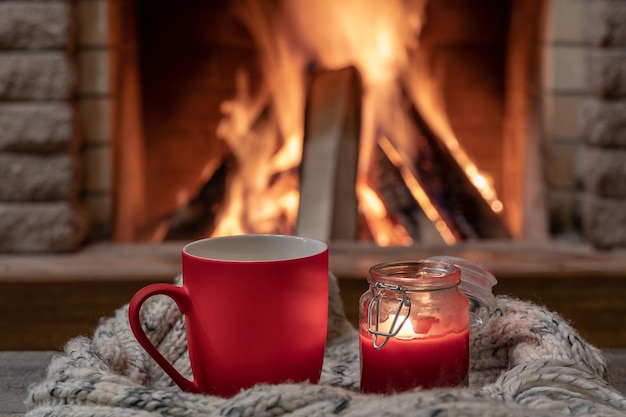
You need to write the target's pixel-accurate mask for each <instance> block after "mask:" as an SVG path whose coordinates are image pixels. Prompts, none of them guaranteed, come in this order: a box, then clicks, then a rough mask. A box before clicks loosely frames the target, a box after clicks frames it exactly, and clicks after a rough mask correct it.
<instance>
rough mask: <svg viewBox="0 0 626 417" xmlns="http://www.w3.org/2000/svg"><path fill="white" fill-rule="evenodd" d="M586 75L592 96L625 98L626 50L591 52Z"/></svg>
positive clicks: (596, 50) (612, 49)
mask: <svg viewBox="0 0 626 417" xmlns="http://www.w3.org/2000/svg"><path fill="white" fill-rule="evenodd" d="M587 75H588V81H589V91H590V92H591V93H592V94H593V95H595V96H597V97H606V98H617V97H626V48H615V49H614V48H610V49H609V48H606V49H593V50H591V51H590V52H589V60H588V71H587Z"/></svg>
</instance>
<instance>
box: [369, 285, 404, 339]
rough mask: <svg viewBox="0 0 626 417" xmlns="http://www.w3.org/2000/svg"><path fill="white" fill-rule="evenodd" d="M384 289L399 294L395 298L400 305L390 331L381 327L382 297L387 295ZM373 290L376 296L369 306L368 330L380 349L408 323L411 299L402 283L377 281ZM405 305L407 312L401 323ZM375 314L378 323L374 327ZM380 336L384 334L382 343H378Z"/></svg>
mask: <svg viewBox="0 0 626 417" xmlns="http://www.w3.org/2000/svg"><path fill="white" fill-rule="evenodd" d="M383 289H384V290H390V291H393V292H395V293H397V294H398V296H397V297H396V298H395V300H396V301H398V306H397V308H396V311H395V314H394V317H393V321H392V322H391V326H390V327H389V331H381V330H380V329H379V326H380V301H381V299H382V298H384V297H385V296H384V294H383V292H382V290H383ZM373 290H374V297H373V298H372V299H371V300H370V302H369V304H368V306H367V330H368V331H369V332H370V333H372V334H373V335H374V339H373V341H372V345H373V346H374V349H376V350H379V349H382V348H383V346H385V344H387V342H388V341H389V339H390V338H391V337H394V336H396V335H397V334H398V333H399V332H400V329H402V326H404V323H406V321H407V320H408V319H409V316H410V314H411V299H410V298H409V296H408V295H407V294H406V291H405V290H404V288H402V287H401V286H400V285H390V284H383V283H380V282H377V283H376V284H374V287H373ZM404 307H406V314H404V316H403V318H402V319H401V320H400V323H398V318H399V317H400V313H401V312H402V309H403V308H404ZM373 316H374V317H375V318H376V324H375V326H374V328H372V317H373ZM379 336H383V337H384V338H385V339H384V340H383V341H382V343H380V344H379V343H378V337H379Z"/></svg>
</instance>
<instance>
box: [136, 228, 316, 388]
mask: <svg viewBox="0 0 626 417" xmlns="http://www.w3.org/2000/svg"><path fill="white" fill-rule="evenodd" d="M182 271H183V284H182V287H179V286H175V285H172V284H151V285H148V286H146V287H144V288H142V289H141V290H139V291H138V292H137V293H136V294H135V295H134V296H133V298H132V299H131V301H130V305H129V310H128V315H129V320H130V327H131V329H132V331H133V334H134V335H135V337H136V338H137V341H138V342H139V344H141V346H143V348H144V349H145V350H146V352H147V353H148V354H149V355H150V356H152V357H153V358H154V360H155V361H156V362H157V363H158V364H159V366H161V367H162V368H163V370H164V371H165V372H166V373H167V374H168V375H169V376H170V377H171V378H172V379H173V380H174V382H175V383H176V384H177V385H178V386H179V387H181V388H182V389H183V390H184V391H189V392H196V393H207V394H213V395H219V396H226V397H227V396H232V395H234V394H236V393H237V392H238V391H239V390H241V389H242V388H248V387H251V386H253V385H255V384H258V383H269V384H276V383H281V382H288V381H293V382H302V381H310V382H312V383H317V382H318V381H319V378H320V375H321V370H322V362H323V360H324V348H325V344H326V328H327V324H328V246H327V245H326V244H325V243H323V242H319V241H316V240H313V239H308V238H302V237H297V236H284V235H241V236H227V237H217V238H208V239H202V240H198V241H195V242H192V243H189V244H188V245H186V246H185V247H184V248H183V251H182ZM157 294H161V295H166V296H169V297H171V298H172V299H173V300H174V301H175V302H176V304H177V306H178V308H179V310H180V311H181V313H182V314H184V315H185V325H186V331H187V345H188V350H189V359H190V362H191V371H192V374H193V380H189V379H187V378H185V377H184V376H183V375H181V374H180V372H178V371H177V370H176V369H175V368H174V367H173V366H172V364H171V363H169V362H168V360H167V359H166V358H165V357H164V356H163V355H162V354H161V353H160V352H159V351H158V350H157V348H156V347H155V346H154V345H153V344H152V343H151V341H150V340H149V339H148V337H147V336H146V334H145V332H144V330H143V328H142V326H141V319H140V315H139V311H140V308H141V305H142V304H143V303H144V302H145V301H146V300H147V299H148V298H149V297H151V296H154V295H157Z"/></svg>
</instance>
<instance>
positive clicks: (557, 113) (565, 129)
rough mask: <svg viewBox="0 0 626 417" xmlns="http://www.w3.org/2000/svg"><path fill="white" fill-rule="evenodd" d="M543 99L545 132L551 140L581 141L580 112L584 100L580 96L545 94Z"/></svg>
mask: <svg viewBox="0 0 626 417" xmlns="http://www.w3.org/2000/svg"><path fill="white" fill-rule="evenodd" d="M543 97H544V99H543V118H542V119H543V132H544V135H545V137H547V138H551V139H559V140H568V141H571V142H577V141H580V126H579V122H578V121H579V119H580V111H581V106H582V101H583V99H582V98H581V97H580V96H579V95H569V94H565V95H556V94H549V93H548V94H545V95H544V96H543Z"/></svg>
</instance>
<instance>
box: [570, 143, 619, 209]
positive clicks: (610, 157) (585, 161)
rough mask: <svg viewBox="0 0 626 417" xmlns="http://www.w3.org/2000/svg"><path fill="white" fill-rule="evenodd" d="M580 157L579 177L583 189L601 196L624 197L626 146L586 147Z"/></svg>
mask: <svg viewBox="0 0 626 417" xmlns="http://www.w3.org/2000/svg"><path fill="white" fill-rule="evenodd" d="M582 154H583V157H582V158H580V164H581V170H580V174H579V175H580V179H581V181H582V183H583V185H584V187H585V189H586V190H587V191H589V192H591V193H593V194H595V195H598V196H601V197H622V198H625V199H626V147H625V148H599V147H596V146H589V147H586V148H585V149H584V150H583V151H582Z"/></svg>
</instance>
